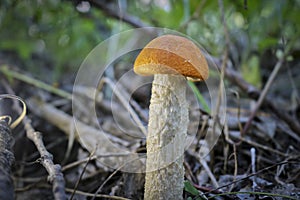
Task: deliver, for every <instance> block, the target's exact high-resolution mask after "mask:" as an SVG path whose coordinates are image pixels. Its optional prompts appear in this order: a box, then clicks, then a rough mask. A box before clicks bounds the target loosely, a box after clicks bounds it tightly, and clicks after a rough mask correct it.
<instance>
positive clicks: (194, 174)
mask: <svg viewBox="0 0 300 200" xmlns="http://www.w3.org/2000/svg"><path fill="white" fill-rule="evenodd" d="M1 68H2V69H3V68H4V67H2V66H1ZM292 70H298V69H296V68H295V69H292ZM7 71H8V72H7ZM9 72H11V73H10V74H9ZM13 72H19V74H17V73H13ZM20 74H21V75H23V76H19V75H20ZM66 76H67V78H66V77H65V79H64V80H65V81H64V82H63V83H59V84H58V85H53V84H52V85H47V84H45V85H43V84H42V83H41V82H39V81H37V78H33V77H32V75H31V74H30V73H29V72H26V71H22V70H21V69H18V68H16V67H8V68H6V72H4V71H3V70H2V71H1V73H0V77H1V85H0V93H1V94H14V95H17V96H19V97H21V98H22V99H24V101H25V102H26V105H27V114H26V118H25V120H24V119H23V121H22V122H21V123H20V124H19V125H18V126H17V127H16V128H14V129H12V136H13V139H14V143H13V149H12V152H13V154H14V157H15V162H14V164H13V165H12V172H11V177H12V179H13V185H14V196H15V199H53V198H58V197H59V196H60V195H62V196H64V191H65V193H66V195H67V197H68V199H93V197H96V198H99V199H143V187H144V175H145V174H144V173H137V172H142V170H141V171H138V170H137V171H135V170H136V169H128V168H126V162H124V160H127V162H128V159H129V157H128V155H129V154H130V155H132V154H134V155H138V156H139V157H142V156H141V155H144V153H145V152H146V145H145V144H146V142H145V137H140V135H139V134H140V133H141V132H142V130H140V129H139V128H137V126H133V125H132V124H135V123H136V121H134V122H133V121H132V117H131V115H129V114H128V112H133V113H135V114H136V115H137V116H138V120H139V122H141V123H142V124H143V125H146V124H147V122H148V121H147V120H148V106H149V99H150V95H151V93H150V89H151V85H146V86H145V87H143V88H140V90H137V91H136V92H135V93H133V94H132V95H131V96H130V93H129V92H126V91H128V90H129V87H131V86H132V85H134V84H135V83H136V82H138V80H137V79H134V78H133V79H132V80H131V81H130V84H128V83H127V84H126V83H124V84H122V87H123V88H125V89H124V90H123V91H122V92H120V94H119V95H118V94H117V93H116V90H114V91H112V88H114V84H115V83H114V81H113V80H109V79H106V80H104V84H103V87H102V88H100V90H99V92H98V93H96V95H97V96H96V97H95V96H92V97H90V95H93V94H94V95H95V93H93V92H91V91H90V88H85V87H81V88H77V89H76V91H77V92H78V96H77V99H76V100H74V96H72V92H73V91H72V89H73V81H74V78H75V77H73V76H72V75H70V76H69V75H66ZM24 77H25V78H24ZM287 79H289V77H286V75H279V76H278V77H277V79H276V81H277V83H279V82H280V81H282V82H284V81H285V80H287ZM225 80H226V81H227V82H228V83H226V99H227V102H226V106H223V107H222V108H224V109H225V110H224V113H225V115H226V117H225V118H224V116H221V117H219V118H220V120H219V123H217V122H218V120H216V118H215V116H213V115H211V114H209V113H207V112H205V111H204V110H203V109H202V108H201V106H199V104H198V103H191V105H190V118H191V119H193V120H192V122H195V123H190V126H189V133H188V134H189V137H191V138H193V139H192V140H191V142H190V144H189V145H187V147H186V151H185V162H184V167H185V180H186V181H187V182H186V183H185V188H184V198H185V199H250V200H251V199H300V153H299V152H300V145H299V144H300V132H299V130H297V128H299V123H300V121H299V115H300V107H299V99H297V98H295V99H290V98H289V97H290V96H293V95H292V93H293V92H294V93H297V90H296V91H295V90H293V89H291V90H289V91H287V90H286V89H282V85H280V86H278V85H279V84H274V86H272V87H271V89H269V90H268V94H267V95H266V96H265V97H264V98H262V102H261V105H259V106H258V107H256V106H257V105H258V102H259V98H260V97H261V96H262V95H263V94H262V93H263V92H262V91H263V90H262V91H260V90H258V89H255V88H254V87H253V86H251V85H250V84H248V83H246V82H245V81H244V80H243V79H242V78H241V76H239V75H238V73H237V72H235V71H233V70H231V71H230V70H229V69H228V70H227V71H225ZM294 80H297V78H295V79H294ZM285 84H287V83H285ZM196 86H197V87H198V88H201V89H203V88H204V91H207V90H205V86H203V85H201V83H199V84H198V83H197V84H196ZM277 86H278V87H277ZM229 88H230V89H229ZM253 88H254V89H253ZM232 91H234V92H232ZM113 92H115V93H113ZM107 93H108V95H107ZM238 94H240V95H238ZM110 95H111V96H110ZM128 96H130V97H129V98H127V97H128ZM203 96H204V97H205V98H209V94H208V93H205V92H204V93H203ZM188 97H189V98H191V99H193V98H194V95H193V94H190V96H188ZM122 99H123V100H124V99H129V102H130V105H131V106H130V109H126V107H125V106H124V103H122ZM191 101H192V100H191ZM0 103H1V112H3V113H9V114H10V115H11V116H12V117H13V119H15V118H16V117H17V116H18V115H17V113H20V110H22V106H21V104H19V103H13V101H11V100H7V99H5V98H3V97H2V99H1V102H0ZM72 104H73V105H72ZM74 106H75V107H76V108H74ZM222 108H220V109H222ZM255 108H257V110H255ZM90 109H94V111H95V115H93V114H94V113H93V112H94V111H93V112H91V110H90ZM220 112H221V111H220ZM3 113H1V114H3ZM128 116H129V117H128ZM74 119H75V120H74ZM222 119H224V120H222ZM250 119H251V121H250ZM76 120H77V121H76ZM78 120H80V122H78ZM74 121H76V123H74ZM249 121H250V122H249ZM213 124H214V126H215V129H214V130H213V128H212V125H213ZM99 125H100V127H101V128H99ZM248 125H249V126H248ZM245 126H248V128H247V130H246V131H243V130H244V129H245ZM36 131H38V132H36ZM297 131H298V132H297ZM112 144H113V146H114V148H112V147H111V145H112ZM43 145H45V146H43ZM44 147H45V148H44ZM115 147H117V148H115ZM47 151H48V152H47ZM51 155H52V156H51ZM141 162H142V160H141ZM53 163H54V164H56V165H54V164H53ZM59 166H60V167H61V168H60V167H59ZM61 172H62V174H63V176H62V174H61ZM133 172H134V173H133ZM61 189H62V190H64V189H65V190H64V191H61Z"/></svg>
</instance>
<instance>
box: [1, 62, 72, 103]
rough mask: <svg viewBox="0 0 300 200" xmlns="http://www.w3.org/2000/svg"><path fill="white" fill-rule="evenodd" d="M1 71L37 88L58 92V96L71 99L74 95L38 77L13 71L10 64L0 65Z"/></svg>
mask: <svg viewBox="0 0 300 200" xmlns="http://www.w3.org/2000/svg"><path fill="white" fill-rule="evenodd" d="M0 72H2V73H3V74H4V75H6V76H8V77H13V78H16V79H18V80H20V81H23V82H25V83H27V84H30V85H33V86H35V87H37V88H42V89H44V90H46V91H48V92H50V93H53V94H56V95H57V96H60V97H63V98H65V99H69V100H71V99H72V95H71V94H70V93H68V92H65V91H63V90H60V89H57V88H55V87H53V86H51V85H48V84H46V83H44V82H42V81H39V80H37V79H34V78H31V77H29V76H26V75H24V74H21V73H19V72H16V71H13V70H10V69H9V68H8V66H1V67H0Z"/></svg>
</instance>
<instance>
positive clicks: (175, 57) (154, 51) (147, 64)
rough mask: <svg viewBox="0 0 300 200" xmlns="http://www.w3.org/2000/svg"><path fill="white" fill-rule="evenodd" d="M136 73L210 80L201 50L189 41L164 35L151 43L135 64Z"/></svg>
mask: <svg viewBox="0 0 300 200" xmlns="http://www.w3.org/2000/svg"><path fill="white" fill-rule="evenodd" d="M133 70H134V72H135V73H136V74H139V75H144V76H149V75H154V74H181V75H183V76H186V77H190V78H193V79H197V80H206V79H207V78H208V65H207V62H206V59H205V57H204V55H203V54H202V53H201V51H200V49H199V48H198V47H197V46H196V45H195V44H194V43H193V42H192V41H191V40H189V39H187V38H185V37H181V36H176V35H163V36H160V37H157V38H155V39H153V40H152V41H150V42H149V43H148V44H147V45H146V46H145V47H144V49H143V50H142V51H141V52H140V54H139V55H138V57H137V58H136V60H135V63H134V69H133Z"/></svg>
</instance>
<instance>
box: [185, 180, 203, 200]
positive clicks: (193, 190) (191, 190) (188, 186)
mask: <svg viewBox="0 0 300 200" xmlns="http://www.w3.org/2000/svg"><path fill="white" fill-rule="evenodd" d="M184 190H185V191H186V192H188V193H189V194H190V195H192V196H189V197H188V199H195V200H202V199H203V198H201V196H200V192H199V191H198V190H197V189H196V188H195V187H194V186H193V185H192V184H191V183H190V182H189V181H184Z"/></svg>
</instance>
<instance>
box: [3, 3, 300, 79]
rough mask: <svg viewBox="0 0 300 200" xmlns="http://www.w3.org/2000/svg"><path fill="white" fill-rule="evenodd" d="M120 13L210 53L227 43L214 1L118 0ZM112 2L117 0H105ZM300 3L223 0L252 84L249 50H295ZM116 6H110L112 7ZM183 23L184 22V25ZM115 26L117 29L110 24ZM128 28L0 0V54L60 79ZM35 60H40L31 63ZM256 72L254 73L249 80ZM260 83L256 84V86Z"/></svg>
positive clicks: (98, 16)
mask: <svg viewBox="0 0 300 200" xmlns="http://www.w3.org/2000/svg"><path fill="white" fill-rule="evenodd" d="M124 1H125V4H126V7H125V10H124V12H125V13H127V14H129V15H132V16H133V17H135V18H137V19H140V20H141V21H143V22H144V23H145V24H148V25H150V26H157V27H165V28H170V29H174V30H178V31H180V32H182V33H185V34H187V35H189V36H190V37H191V38H193V39H194V40H196V41H198V42H199V43H200V44H201V45H202V46H203V47H204V48H205V49H206V50H207V51H208V52H209V53H210V54H212V55H214V56H218V57H219V56H220V55H222V54H223V52H224V48H225V36H224V28H223V24H222V22H221V20H220V16H221V15H220V9H219V4H218V1H203V0H181V1H178V0H166V1H149V0H143V1H128V0H124ZM108 4H109V5H112V6H115V7H116V8H117V7H118V1H109V3H108ZM299 9H300V1H298V0H297V1H294V0H285V1H276V2H274V1H269V0H261V1H224V11H225V21H226V24H227V26H228V32H229V37H230V41H231V43H230V56H231V57H232V59H234V61H238V62H235V63H236V64H237V66H235V67H237V68H238V69H241V71H242V73H243V74H247V73H251V76H252V77H251V78H250V80H249V79H248V78H246V77H245V78H246V79H248V81H250V82H252V83H253V82H255V83H257V82H259V79H260V76H261V75H260V74H259V73H260V68H261V67H263V66H260V63H259V62H258V63H257V62H255V63H254V64H253V61H252V59H253V58H252V54H253V52H257V53H259V55H261V54H262V53H263V52H265V51H266V50H269V49H271V50H274V51H276V49H277V48H280V47H281V46H282V42H281V41H282V37H284V38H285V40H286V41H287V42H290V41H294V42H293V45H292V50H295V49H299V48H300V40H299V39H298V38H299V36H300V31H299V30H300V23H298V19H299V18H300V12H298V11H299ZM118 11H119V10H118V9H116V12H118ZM187 22H188V23H187ZM116 27H119V28H117V29H116ZM129 28H132V27H131V26H130V25H128V24H126V23H124V22H121V21H120V20H118V19H114V18H111V17H108V16H106V15H105V14H104V12H103V11H102V10H100V9H98V8H93V7H92V8H91V9H90V10H89V11H88V13H82V12H79V11H78V9H76V5H74V4H73V1H61V0H48V1H40V0H31V1H17V0H2V1H1V3H0V30H1V31H0V39H1V42H0V51H13V52H15V53H16V54H17V55H18V56H19V57H20V58H21V60H22V61H23V62H24V63H25V64H26V65H27V66H30V67H31V69H32V70H36V71H39V69H40V68H41V67H42V66H45V65H46V66H47V67H49V68H51V69H52V71H53V72H54V74H56V75H53V76H54V77H56V78H58V77H59V75H60V74H61V73H62V72H65V71H70V70H71V71H72V70H74V71H75V70H76V69H77V68H78V67H79V65H80V63H81V62H82V61H83V59H84V58H85V57H86V56H87V54H88V53H89V52H90V50H91V49H93V48H94V47H95V46H96V45H97V44H99V43H100V42H101V41H103V40H104V39H106V38H107V37H109V36H110V35H112V34H113V33H117V32H120V31H122V30H125V29H129ZM36 55H38V56H37V57H40V58H41V59H42V60H43V61H48V62H46V63H45V62H44V63H41V62H37V61H36ZM254 76H257V77H254ZM258 85H259V84H258Z"/></svg>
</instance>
